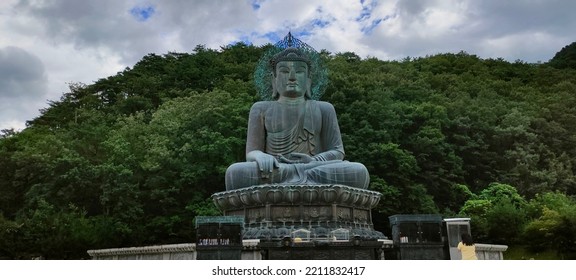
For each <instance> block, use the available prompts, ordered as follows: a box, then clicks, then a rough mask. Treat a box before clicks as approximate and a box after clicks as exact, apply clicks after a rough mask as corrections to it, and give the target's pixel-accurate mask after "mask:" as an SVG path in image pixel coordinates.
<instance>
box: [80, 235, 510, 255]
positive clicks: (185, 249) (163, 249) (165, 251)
mask: <svg viewBox="0 0 576 280" xmlns="http://www.w3.org/2000/svg"><path fill="white" fill-rule="evenodd" d="M387 241H388V242H385V244H384V246H385V247H387V248H391V247H392V242H391V241H389V240H387ZM259 242H260V240H243V242H242V246H243V248H242V255H241V259H242V260H261V259H262V255H261V254H260V249H259V247H258V245H259ZM507 249H508V246H506V245H494V244H478V243H477V244H476V255H477V256H478V259H479V260H503V259H504V252H505V251H506V250H507ZM88 254H89V255H90V257H92V259H93V260H195V259H196V244H194V243H183V244H170V245H158V246H146V247H129V248H112V249H101V250H89V251H88ZM382 259H384V257H382Z"/></svg>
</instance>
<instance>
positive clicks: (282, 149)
mask: <svg viewBox="0 0 576 280" xmlns="http://www.w3.org/2000/svg"><path fill="white" fill-rule="evenodd" d="M268 63H269V65H268V66H267V69H270V71H271V72H272V73H270V77H271V85H272V92H271V94H272V98H270V99H271V100H268V101H259V102H256V103H254V104H253V106H252V108H251V109H250V114H249V119H248V133H247V140H246V162H238V163H234V164H232V165H231V166H229V167H228V169H227V170H226V190H235V189H241V188H246V187H250V186H255V185H262V184H290V185H317V184H324V185H326V184H339V185H345V186H349V187H354V188H360V189H367V188H368V184H369V174H368V171H367V169H366V167H365V166H364V165H363V164H361V163H356V162H349V161H345V160H344V155H345V153H344V146H343V144H342V137H341V134H340V128H339V125H338V120H337V117H336V111H335V110H334V107H333V106H332V104H330V103H328V102H324V101H318V100H314V99H313V98H312V91H311V86H312V83H313V81H312V75H311V73H312V71H314V69H313V65H314V63H312V61H311V58H310V55H309V54H308V53H307V52H306V51H303V50H302V49H299V48H294V47H288V48H285V49H283V50H281V51H279V52H278V53H276V54H275V55H273V56H272V58H271V59H270V60H269V61H268Z"/></svg>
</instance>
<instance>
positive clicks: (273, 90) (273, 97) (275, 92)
mask: <svg viewBox="0 0 576 280" xmlns="http://www.w3.org/2000/svg"><path fill="white" fill-rule="evenodd" d="M270 78H271V79H272V100H276V99H278V97H279V94H278V91H277V90H276V75H274V73H270Z"/></svg>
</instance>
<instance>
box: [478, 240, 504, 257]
mask: <svg viewBox="0 0 576 280" xmlns="http://www.w3.org/2000/svg"><path fill="white" fill-rule="evenodd" d="M507 249H508V246H506V245H496V244H479V243H476V256H477V257H478V259H479V260H503V259H504V252H505V251H506V250H507Z"/></svg>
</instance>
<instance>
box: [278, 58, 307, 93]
mask: <svg viewBox="0 0 576 280" xmlns="http://www.w3.org/2000/svg"><path fill="white" fill-rule="evenodd" d="M309 83H310V78H309V77H308V65H307V64H306V62H303V61H280V62H278V63H277V64H276V77H274V84H275V86H276V91H278V94H280V96H284V97H292V98H295V97H303V96H304V95H305V94H306V90H307V89H308V88H309Z"/></svg>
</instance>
